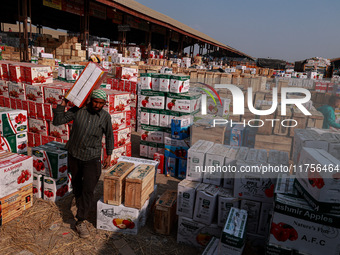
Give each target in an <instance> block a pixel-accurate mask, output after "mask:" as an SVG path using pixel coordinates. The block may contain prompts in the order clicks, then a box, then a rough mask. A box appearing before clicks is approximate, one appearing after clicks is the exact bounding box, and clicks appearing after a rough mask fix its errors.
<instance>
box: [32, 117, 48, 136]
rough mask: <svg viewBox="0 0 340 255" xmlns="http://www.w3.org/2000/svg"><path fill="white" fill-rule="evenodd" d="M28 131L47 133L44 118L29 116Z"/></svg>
mask: <svg viewBox="0 0 340 255" xmlns="http://www.w3.org/2000/svg"><path fill="white" fill-rule="evenodd" d="M28 126H29V132H31V133H36V134H40V135H48V123H47V121H45V120H39V119H33V118H29V120H28Z"/></svg>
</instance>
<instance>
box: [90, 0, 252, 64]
mask: <svg viewBox="0 0 340 255" xmlns="http://www.w3.org/2000/svg"><path fill="white" fill-rule="evenodd" d="M97 1H98V2H103V3H104V2H113V3H117V4H119V5H122V6H125V7H127V8H129V9H131V10H133V11H136V12H139V13H141V14H144V15H146V16H149V17H151V18H153V19H156V20H159V21H161V22H164V23H166V24H169V25H171V26H173V27H175V28H178V29H180V30H183V31H184V32H187V33H189V34H192V35H194V36H197V37H199V38H201V39H203V40H206V41H208V42H211V43H213V44H216V45H217V46H219V47H221V48H224V49H226V50H229V51H232V52H235V53H236V54H239V55H241V56H246V57H248V58H251V59H253V58H252V57H251V56H248V55H246V54H244V53H243V52H241V51H238V50H236V49H234V48H232V47H230V46H228V45H225V44H223V43H221V42H219V41H217V40H215V39H213V38H211V37H210V36H208V35H206V34H204V33H202V32H200V31H198V30H196V29H193V28H191V27H189V26H187V25H185V24H183V23H181V22H179V21H177V20H175V19H173V18H170V17H169V16H167V15H164V14H162V13H160V12H157V11H155V10H153V9H151V8H149V7H146V6H145V5H142V4H141V3H138V2H136V1H134V0H106V1H103V0H97Z"/></svg>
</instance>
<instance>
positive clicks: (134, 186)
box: [97, 156, 158, 235]
mask: <svg viewBox="0 0 340 255" xmlns="http://www.w3.org/2000/svg"><path fill="white" fill-rule="evenodd" d="M157 165H158V162H156V161H152V160H145V159H139V158H131V157H125V156H122V157H120V158H119V162H118V163H117V164H116V165H114V166H112V167H110V168H109V169H107V172H106V173H105V176H104V196H103V199H100V200H99V201H98V202H97V228H98V229H102V230H108V231H113V232H119V233H124V234H134V235H136V234H138V232H139V230H140V228H141V227H143V226H144V225H145V223H146V220H147V217H148V214H149V212H150V209H151V207H152V204H153V203H154V201H155V198H156V192H157V191H156V190H157V186H156V185H155V173H156V170H155V169H156V168H157Z"/></svg>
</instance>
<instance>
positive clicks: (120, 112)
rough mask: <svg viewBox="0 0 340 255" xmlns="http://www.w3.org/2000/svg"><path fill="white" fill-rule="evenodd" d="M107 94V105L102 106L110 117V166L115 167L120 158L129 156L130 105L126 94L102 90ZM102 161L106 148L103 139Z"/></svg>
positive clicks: (128, 96)
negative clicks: (111, 150) (111, 143)
mask: <svg viewBox="0 0 340 255" xmlns="http://www.w3.org/2000/svg"><path fill="white" fill-rule="evenodd" d="M103 90H104V91H105V92H106V94H107V101H106V102H107V105H106V106H104V110H106V111H107V112H108V113H109V114H110V115H111V122H112V129H113V136H114V149H113V152H112V157H111V164H113V165H115V164H116V163H117V160H118V158H119V157H120V156H131V107H130V105H131V103H130V94H129V93H128V92H123V91H117V90H111V89H103ZM102 146H103V153H102V155H103V160H105V158H106V146H105V140H104V139H103V144H102Z"/></svg>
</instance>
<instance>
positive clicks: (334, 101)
mask: <svg viewBox="0 0 340 255" xmlns="http://www.w3.org/2000/svg"><path fill="white" fill-rule="evenodd" d="M329 105H330V106H332V107H333V108H340V98H339V97H337V96H331V97H330V98H329Z"/></svg>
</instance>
